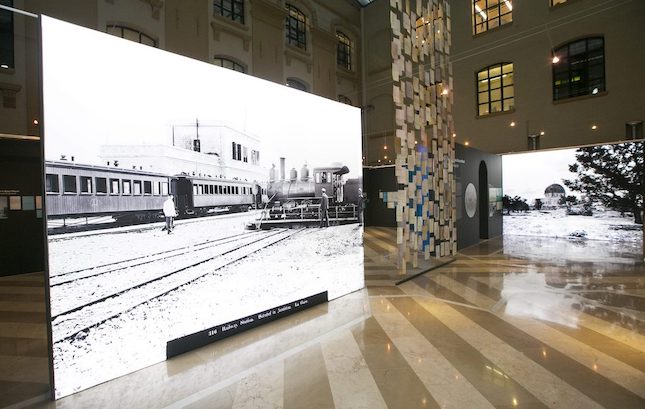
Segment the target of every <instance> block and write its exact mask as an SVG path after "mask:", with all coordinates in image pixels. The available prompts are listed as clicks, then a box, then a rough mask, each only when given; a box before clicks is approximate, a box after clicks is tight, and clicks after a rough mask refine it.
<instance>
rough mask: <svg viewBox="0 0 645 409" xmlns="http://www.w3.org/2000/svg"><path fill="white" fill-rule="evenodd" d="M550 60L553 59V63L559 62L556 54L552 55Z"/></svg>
mask: <svg viewBox="0 0 645 409" xmlns="http://www.w3.org/2000/svg"><path fill="white" fill-rule="evenodd" d="M551 61H553V64H557V63H559V62H560V58H558V56H557V55H554V56H553V60H551Z"/></svg>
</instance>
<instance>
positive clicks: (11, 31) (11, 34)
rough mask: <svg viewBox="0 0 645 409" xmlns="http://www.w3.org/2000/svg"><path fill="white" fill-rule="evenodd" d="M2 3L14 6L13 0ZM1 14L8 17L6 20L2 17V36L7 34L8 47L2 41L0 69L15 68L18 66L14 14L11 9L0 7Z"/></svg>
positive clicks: (0, 44) (0, 26) (0, 43)
mask: <svg viewBox="0 0 645 409" xmlns="http://www.w3.org/2000/svg"><path fill="white" fill-rule="evenodd" d="M0 4H2V5H3V6H7V7H13V0H0ZM0 16H5V17H7V20H6V21H5V22H3V21H2V20H1V19H0V38H2V37H4V36H5V35H6V36H7V37H6V46H7V47H6V49H4V47H3V42H0V70H14V69H15V68H16V38H15V20H14V16H13V13H12V12H11V11H9V10H4V9H0ZM3 18H4V17H3ZM5 58H6V60H5ZM0 72H2V71H0Z"/></svg>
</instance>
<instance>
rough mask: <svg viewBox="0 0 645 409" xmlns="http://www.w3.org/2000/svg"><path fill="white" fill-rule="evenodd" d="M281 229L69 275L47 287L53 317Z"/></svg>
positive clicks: (277, 232)
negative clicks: (65, 279)
mask: <svg viewBox="0 0 645 409" xmlns="http://www.w3.org/2000/svg"><path fill="white" fill-rule="evenodd" d="M281 231H283V230H280V231H274V232H269V233H268V234H251V235H242V236H237V237H234V238H231V239H228V240H223V241H221V242H215V243H209V244H206V245H201V246H200V247H197V248H196V249H195V251H194V252H193V251H191V250H190V249H186V250H182V251H180V252H176V253H175V252H171V254H167V255H161V256H156V257H154V258H153V259H152V260H147V261H141V260H137V261H135V262H126V263H125V264H124V265H119V266H118V267H117V268H110V269H109V271H102V272H99V273H98V274H96V275H92V276H87V277H83V276H81V277H79V278H77V279H68V280H67V281H66V282H65V283H62V284H60V285H57V286H52V287H51V289H50V291H51V292H50V295H51V299H52V300H57V302H52V307H51V308H52V318H55V317H57V316H58V315H61V314H65V313H70V312H74V311H77V310H79V309H81V308H84V307H86V306H88V305H93V304H95V303H97V302H101V301H103V300H104V299H107V298H110V297H114V296H117V295H119V294H121V293H123V292H124V291H127V290H128V289H130V288H133V287H137V286H140V285H143V284H146V283H149V282H154V281H157V280H159V279H161V278H164V277H167V276H171V275H172V274H174V272H175V271H177V270H180V269H182V268H184V267H185V266H187V265H188V266H191V265H193V264H195V263H199V262H200V261H202V260H213V259H216V258H217V257H220V256H223V255H226V254H229V253H230V252H231V251H234V250H236V249H238V248H245V247H247V246H249V245H252V244H254V243H256V242H257V241H258V240H261V239H262V238H263V237H271V236H273V235H275V234H279V233H280V232H281ZM112 267H114V266H112ZM108 273H109V274H108Z"/></svg>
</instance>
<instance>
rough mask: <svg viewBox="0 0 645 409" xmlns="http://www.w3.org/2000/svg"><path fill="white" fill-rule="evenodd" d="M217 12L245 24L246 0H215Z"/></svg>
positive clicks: (214, 4)
mask: <svg viewBox="0 0 645 409" xmlns="http://www.w3.org/2000/svg"><path fill="white" fill-rule="evenodd" d="M213 6H214V10H215V14H218V15H220V16H222V17H226V18H230V19H231V20H233V21H237V22H238V23H240V24H244V0H213Z"/></svg>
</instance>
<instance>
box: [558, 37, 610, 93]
mask: <svg viewBox="0 0 645 409" xmlns="http://www.w3.org/2000/svg"><path fill="white" fill-rule="evenodd" d="M556 57H557V58H556ZM553 60H554V61H555V62H554V63H553V100H554V101H558V100H561V99H566V98H571V97H577V96H580V95H595V94H597V93H598V92H601V91H604V90H605V42H604V39H603V38H602V37H589V38H583V39H581V40H575V41H572V42H570V43H568V44H565V45H563V46H561V47H558V48H556V49H555V50H554V51H553Z"/></svg>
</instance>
